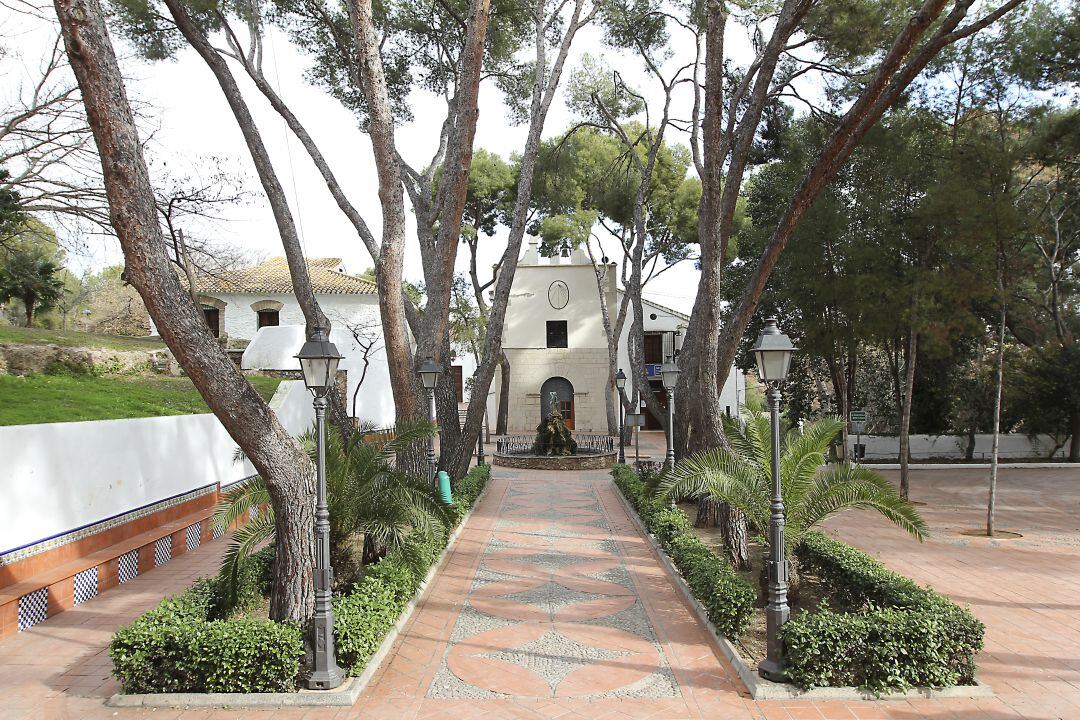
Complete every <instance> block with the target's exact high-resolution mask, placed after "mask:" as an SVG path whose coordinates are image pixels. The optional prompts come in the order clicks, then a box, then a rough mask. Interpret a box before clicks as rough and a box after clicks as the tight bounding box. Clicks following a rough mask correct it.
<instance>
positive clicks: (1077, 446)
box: [1069, 409, 1080, 462]
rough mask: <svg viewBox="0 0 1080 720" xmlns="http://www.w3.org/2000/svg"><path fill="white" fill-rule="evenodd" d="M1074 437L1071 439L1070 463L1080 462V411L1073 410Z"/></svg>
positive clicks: (1071, 422)
mask: <svg viewBox="0 0 1080 720" xmlns="http://www.w3.org/2000/svg"><path fill="white" fill-rule="evenodd" d="M1069 425H1070V427H1071V428H1072V437H1071V438H1070V439H1069V462H1080V409H1078V410H1073V411H1072V415H1071V416H1070V422H1069Z"/></svg>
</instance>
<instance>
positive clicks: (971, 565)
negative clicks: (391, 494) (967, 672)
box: [0, 433, 1080, 720]
mask: <svg viewBox="0 0 1080 720" xmlns="http://www.w3.org/2000/svg"><path fill="white" fill-rule="evenodd" d="M642 446H643V450H645V451H646V452H652V453H653V454H655V453H656V451H657V450H658V449H661V448H662V447H663V438H662V435H659V434H651V433H645V434H643V436H642ZM887 474H888V473H887ZM984 475H985V471H977V470H967V469H963V468H958V469H956V470H945V471H934V472H930V471H916V472H914V473H913V478H912V493H913V497H915V498H916V499H919V500H923V501H925V502H926V503H927V504H926V505H925V506H921V507H920V510H921V512H922V513H923V514H924V517H925V518H926V520H927V522H928V523H929V524H930V526H931V528H932V530H933V535H932V537H931V538H930V539H929V540H928V541H927V542H925V543H923V544H921V545H920V544H915V543H913V542H912V541H911V540H910V539H908V538H907V537H906V536H905V535H904V534H903V533H901V532H899V531H897V530H895V529H893V528H891V527H889V526H885V525H882V524H881V522H880V521H879V520H877V519H876V518H875V517H873V516H872V515H870V514H868V513H861V512H860V513H851V514H847V515H845V516H844V517H843V519H842V520H839V521H837V520H834V521H831V522H830V523H829V528H830V529H831V530H832V531H833V532H835V533H836V534H838V535H840V536H841V537H842V538H843V539H845V540H847V541H848V542H851V543H852V544H854V545H856V546H858V547H860V548H862V549H864V550H866V551H868V552H871V553H872V554H874V555H876V556H877V557H879V558H880V559H881V560H882V561H883V562H885V563H886V565H888V566H889V567H890V568H892V569H893V570H895V571H897V572H900V573H902V574H905V575H908V576H909V577H912V578H914V579H915V580H917V581H919V582H921V583H926V584H930V585H932V586H933V587H934V588H935V589H937V590H938V591H940V592H944V593H946V594H948V595H950V596H951V597H952V598H953V599H954V600H955V601H957V602H960V603H961V604H965V605H968V606H970V607H971V609H972V612H974V613H975V615H976V616H977V617H979V618H980V619H981V620H982V621H983V622H984V623H986V625H987V635H986V649H985V652H984V654H983V656H982V658H981V659H980V679H981V680H982V681H984V682H986V683H988V684H989V685H990V686H991V687H993V688H994V689H995V690H996V691H997V693H998V694H997V696H996V697H994V698H989V699H979V700H963V699H957V700H928V699H915V700H911V701H900V702H897V701H888V702H884V701H883V702H813V703H811V702H788V703H780V702H754V701H753V700H751V699H749V697H748V695H747V693H746V690H745V688H744V687H743V686H742V684H741V682H740V681H739V680H738V679H737V677H736V676H735V675H734V673H733V671H732V669H731V668H730V667H729V666H728V664H727V662H726V661H725V660H723V659H722V658H721V657H720V656H719V654H718V652H717V650H716V647H715V645H714V643H713V642H712V639H711V638H710V637H709V635H708V632H707V630H706V629H705V628H703V627H701V626H700V624H699V623H697V622H696V621H695V620H693V619H691V618H692V616H691V615H690V614H689V610H688V608H687V606H686V605H685V602H684V601H683V599H682V598H681V597H680V596H679V595H678V594H677V593H676V592H675V590H674V588H673V586H672V584H671V581H670V578H668V576H667V575H666V572H665V571H664V569H663V567H662V566H661V565H660V564H659V562H658V560H657V558H656V557H654V556H653V554H652V552H651V550H650V548H649V546H648V545H647V544H646V542H645V541H644V539H643V538H642V537H640V536H639V535H638V533H637V531H636V529H635V528H634V525H633V524H632V523H631V521H630V520H629V518H628V517H627V516H626V514H625V511H624V509H623V506H622V504H621V503H620V502H619V500H618V497H617V496H616V494H615V493H616V492H617V491H616V490H615V489H614V487H613V486H612V484H611V481H610V477H609V476H608V475H607V473H605V472H584V473H558V474H545V473H540V472H531V471H508V470H503V469H497V470H496V473H495V479H494V480H493V482H492V486H491V487H490V488H489V490H488V493H487V494H486V496H485V499H484V501H483V502H482V503H481V505H480V506H479V507H478V508H476V511H475V512H474V514H473V516H472V518H471V519H470V522H469V524H468V526H467V527H466V528H464V531H463V533H462V535H461V537H460V539H459V542H458V544H457V545H456V546H455V548H454V550H453V552H452V554H451V556H450V557H449V558H448V560H447V563H446V564H445V565H444V567H443V569H442V571H441V572H440V573H439V575H438V576H437V577H436V579H435V581H434V582H433V583H432V584H431V586H430V587H429V588H428V592H427V593H426V595H425V597H424V598H422V599H421V602H420V604H419V606H418V609H417V611H416V613H415V615H414V617H413V619H412V620H411V621H410V622H409V623H408V624H407V626H406V628H405V631H404V633H403V636H402V638H401V639H400V640H399V642H397V643H396V645H395V647H394V648H393V649H392V651H391V653H390V655H389V656H388V657H387V658H386V659H385V660H384V662H383V666H382V667H381V668H379V669H378V670H377V672H376V674H375V676H374V679H373V680H372V682H371V683H370V684H369V686H368V687H367V689H366V690H365V691H364V693H363V694H362V695H361V697H360V699H359V701H358V702H357V704H356V705H355V706H354V707H352V708H338V709H333V708H310V709H302V708H288V709H278V710H272V709H268V710H235V709H233V710H230V709H216V710H209V709H206V710H196V709H189V710H169V709H159V710H152V709H145V710H142V709H123V710H119V709H111V708H106V707H104V705H103V704H102V701H103V699H104V698H105V697H107V696H108V695H109V694H111V693H113V692H115V691H116V688H117V684H116V681H115V680H114V679H113V678H111V677H110V671H111V663H110V661H109V658H108V652H107V644H108V641H109V638H110V636H111V633H112V632H113V631H114V630H115V629H116V628H117V627H118V626H119V625H121V624H124V623H127V622H130V621H131V620H132V619H133V618H135V617H136V616H137V615H139V614H140V613H142V612H144V611H145V610H147V609H149V608H150V607H152V606H153V605H154V604H156V603H157V602H158V600H159V599H160V598H161V597H163V596H164V595H168V594H173V593H176V592H178V591H180V590H181V589H183V588H185V587H186V586H188V585H190V583H191V582H192V581H193V580H194V579H195V578H197V577H199V576H201V575H210V574H213V573H215V572H216V569H217V565H218V562H219V559H220V554H221V552H222V551H223V549H224V543H221V542H204V543H203V545H202V546H200V547H199V548H198V549H197V550H195V551H193V552H191V553H183V554H178V555H177V556H176V557H175V558H174V559H173V560H172V561H170V562H169V563H168V564H167V565H164V566H162V567H160V568H157V569H155V570H153V572H148V573H145V574H142V575H140V576H139V577H137V578H135V579H134V580H132V581H130V582H128V583H125V584H124V585H122V586H119V587H116V588H114V589H111V590H110V591H109V592H108V593H105V594H104V595H102V596H101V597H99V598H95V599H94V600H93V601H91V602H88V603H85V604H83V605H80V606H78V607H75V608H72V609H70V610H68V611H67V612H65V613H62V614H60V615H58V616H56V617H55V618H52V619H50V620H48V621H46V622H45V623H42V624H40V625H38V626H35V627H34V628H33V629H32V630H30V631H27V632H24V633H19V634H17V635H13V636H9V637H8V638H5V639H4V640H3V641H0V699H2V701H0V718H2V720H53V719H56V720H82V719H83V718H87V719H89V720H103V719H105V718H119V720H126V719H129V718H130V719H135V718H138V719H139V720H142V719H144V718H147V719H149V718H153V719H154V720H177V719H179V718H183V720H192V719H197V720H237V719H239V718H252V719H254V720H271V719H272V720H336V719H337V718H363V719H364V720H369V719H370V720H419V719H420V718H432V719H437V720H452V719H454V718H462V719H463V720H486V719H487V718H492V719H497V720H509V719H513V718H529V719H531V720H537V719H541V718H552V719H555V718H557V719H559V720H579V719H580V720H603V719H604V718H611V719H613V720H614V719H620V720H621V719H623V718H640V719H642V720H645V719H652V718H658V719H663V720H683V719H686V720H690V719H694V720H697V719H698V718H708V719H709V720H766V719H768V720H772V719H773V718H781V719H783V720H793V719H795V718H804V717H807V718H814V719H815V720H816V719H818V718H823V719H824V720H834V719H835V720H857V719H861V718H866V719H870V718H887V719H888V718H893V719H897V718H903V719H904V720H913V719H915V718H934V719H935V720H997V719H998V718H1001V719H1002V720H1005V719H1011V718H1029V719H1030V720H1036V719H1037V720H1055V719H1058V720H1080V612H1077V611H1078V610H1080V604H1077V603H1076V602H1075V601H1073V600H1072V598H1075V597H1078V596H1080V531H1078V530H1077V526H1076V522H1075V507H1076V506H1077V504H1078V503H1080V482H1078V480H1080V469H1078V470H1068V471H1057V470H1046V471H1037V470H1003V471H1002V475H1001V477H1000V478H999V504H998V512H999V524H1001V525H1002V526H1003V527H1008V528H1009V529H1016V530H1018V531H1020V532H1022V533H1023V535H1024V537H1023V538H1022V539H1020V540H1015V541H1008V542H1003V541H986V540H982V539H980V538H971V537H967V536H961V535H959V534H958V531H959V530H961V529H964V528H967V527H977V526H978V525H979V524H980V522H981V518H982V515H983V513H984V509H983V507H982V504H983V502H984V501H985V488H984V485H985V477H984ZM493 541H494V542H495V545H492V542H493ZM538 553H539V555H538ZM492 581H495V582H502V583H506V585H505V586H504V587H503V588H501V589H502V590H504V591H505V592H499V590H500V588H498V587H488V588H487V589H486V590H484V589H483V588H484V587H485V583H490V582H492ZM1050 583H1054V587H1057V588H1058V592H1057V593H1056V594H1055V596H1054V597H1053V598H1049V597H1048V596H1047V595H1046V588H1047V587H1049V586H1050ZM474 600H475V601H476V602H474ZM485 602H486V603H487V605H486V606H485ZM463 608H466V609H468V613H467V614H463ZM488 611H490V612H488ZM628 612H629V613H637V615H636V616H635V617H637V620H634V621H632V622H630V621H628V620H626V619H625V618H629V617H630V616H629V615H626V613H628ZM466 615H468V617H471V618H473V620H470V621H469V622H465V618H466ZM613 617H617V618H623V619H622V620H619V621H618V622H615V621H613V620H610V618H613ZM476 618H481V621H477V620H476ZM483 618H487V619H486V620H483ZM463 622H464V623H465V624H464V625H462V624H461V623H463ZM472 622H480V624H479V625H476V626H475V627H476V628H479V629H478V630H477V629H471V628H473V627H474V626H473V625H471V624H470V623H472ZM484 622H487V623H494V624H493V625H489V626H484V625H483V623H484ZM627 622H630V624H626V623H627ZM642 623H643V624H642ZM527 626H532V627H527ZM498 627H504V628H509V629H507V630H504V631H502V632H499V633H495V634H494V635H493V636H492V635H487V634H486V633H487V632H488V630H494V629H495V628H498ZM612 628H619V632H616V631H613V630H612ZM540 631H542V632H540ZM620 632H621V633H622V634H620ZM642 632H645V633H646V636H642V635H640V633H642ZM538 633H539V634H538ZM627 633H629V634H630V637H628V636H627ZM649 633H651V637H653V638H654V639H655V642H653V640H649V639H648V636H649ZM634 637H637V638H638V639H637V640H635V639H634ZM452 638H453V641H451V639H452ZM485 638H488V639H485ZM470 643H472V646H470ZM451 660H452V661H453V664H454V665H455V666H457V667H458V669H461V667H462V666H470V667H471V668H472V669H471V671H466V670H462V673H463V674H465V675H470V673H471V676H472V679H473V680H476V681H478V682H480V684H479V685H472V684H470V683H467V682H465V681H464V680H463V679H462V678H461V677H457V676H456V675H453V673H451V672H450V671H451V665H450V664H448V663H449V662H450V661H451ZM661 661H662V662H663V663H664V664H665V666H666V667H669V668H670V673H671V675H670V676H669V677H671V678H674V683H673V684H672V683H671V682H670V680H669V681H667V682H668V684H667V686H666V689H665V688H664V685H663V683H661V684H659V685H656V686H652V687H653V690H650V691H647V692H644V693H642V692H638V693H637V695H638V696H635V697H609V696H606V695H604V694H602V693H601V694H597V693H598V690H599V689H611V688H614V689H615V690H618V688H621V687H637V686H636V685H635V683H636V682H638V681H639V680H641V678H642V677H652V675H650V673H652V672H653V670H652V669H651V668H655V667H657V666H658V665H657V663H659V662H661ZM447 673H450V674H447ZM478 675H479V677H480V679H479V680H478V678H477V676H478ZM455 678H456V679H455ZM545 678H546V679H545ZM446 681H452V683H453V684H454V687H455V688H457V690H458V691H462V690H463V689H464V691H465V692H479V693H480V695H481V696H478V697H476V698H475V699H468V698H455V697H449V696H447V695H448V693H447V691H446V690H445V689H441V688H444V686H445V682H446ZM485 686H487V687H491V688H498V689H499V690H500V691H501V692H498V693H497V694H495V695H491V696H490V698H488V697H482V696H483V695H484V693H485V692H486V691H485V690H484V688H485ZM470 687H471V688H473V689H472V690H469V688H470ZM656 688H660V690H659V691H657V690H656ZM508 690H512V691H513V692H515V693H519V694H518V695H517V696H516V697H514V696H513V695H508V694H507V692H506V691H508ZM450 694H452V693H450ZM489 694H490V693H489ZM650 694H651V695H652V696H650ZM562 695H569V696H570V697H561V696H562ZM642 695H644V696H642Z"/></svg>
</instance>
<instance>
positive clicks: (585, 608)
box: [427, 483, 679, 700]
mask: <svg viewBox="0 0 1080 720" xmlns="http://www.w3.org/2000/svg"><path fill="white" fill-rule="evenodd" d="M498 516H499V520H498V521H497V522H496V524H495V527H494V530H493V532H492V535H491V538H490V540H489V541H488V543H487V545H486V547H485V549H484V554H483V558H482V560H481V563H480V566H479V568H478V569H477V572H476V575H475V577H474V578H473V582H472V585H471V587H470V589H469V593H468V598H467V600H466V602H465V604H464V606H463V608H462V611H461V614H460V615H459V616H458V618H457V622H456V623H455V625H454V628H453V630H452V632H451V634H450V639H449V644H448V646H447V650H446V652H445V654H444V655H443V658H442V661H441V663H440V664H439V667H438V669H437V671H436V673H435V678H434V681H433V682H432V684H431V686H430V688H429V689H428V693H427V696H428V697H429V698H440V699H474V700H487V699H497V698H509V697H517V698H521V697H534V698H582V699H588V698H670V697H676V696H678V695H679V686H678V684H677V682H676V680H675V676H674V674H673V673H672V671H671V668H670V666H669V663H668V660H667V658H666V657H665V655H664V652H663V650H662V648H661V646H660V644H659V643H658V642H657V637H656V633H655V632H654V630H653V627H652V625H651V623H650V621H649V618H648V615H647V613H646V612H645V609H644V607H643V606H642V603H641V600H640V598H639V597H638V595H637V590H636V589H635V587H634V584H633V582H632V581H631V578H630V573H629V572H628V571H627V568H626V565H625V562H624V558H623V557H621V555H620V553H619V548H618V544H617V543H616V542H615V540H614V539H613V537H612V535H611V531H610V527H609V524H608V521H607V519H606V518H605V516H604V511H603V509H602V507H601V504H600V501H599V498H598V497H597V496H596V493H595V490H594V489H593V488H592V487H590V486H574V487H566V486H558V485H553V484H541V485H527V484H525V483H513V484H512V485H511V486H510V488H509V489H508V491H507V494H506V496H505V498H504V500H503V505H502V507H501V508H500V510H499V513H498ZM508 684H510V685H512V686H513V689H512V690H511V689H510V688H509V687H508Z"/></svg>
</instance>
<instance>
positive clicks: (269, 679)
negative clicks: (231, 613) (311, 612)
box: [109, 548, 303, 693]
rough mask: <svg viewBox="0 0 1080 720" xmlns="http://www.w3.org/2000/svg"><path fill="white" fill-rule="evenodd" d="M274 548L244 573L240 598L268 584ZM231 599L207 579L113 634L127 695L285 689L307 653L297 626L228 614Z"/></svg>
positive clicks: (246, 601) (246, 600) (116, 665)
mask: <svg viewBox="0 0 1080 720" xmlns="http://www.w3.org/2000/svg"><path fill="white" fill-rule="evenodd" d="M272 560H273V549H272V548H268V549H267V550H264V551H261V552H259V553H257V554H256V555H255V556H253V557H252V558H250V560H249V561H248V562H246V563H245V564H244V566H243V568H242V570H241V575H242V581H241V585H240V593H239V597H240V598H241V599H242V600H241V604H242V605H243V606H245V607H246V606H250V605H251V604H252V603H253V602H254V601H255V600H256V599H257V598H258V597H260V596H261V594H262V593H263V591H265V590H266V589H268V583H267V582H266V575H267V568H268V567H269V566H270V564H271V563H272ZM227 607H228V601H227V599H226V598H225V593H224V589H223V587H222V585H221V583H220V582H219V581H218V579H217V578H202V579H200V580H199V581H197V582H196V583H195V585H194V586H193V587H192V588H191V589H189V590H187V591H186V592H183V593H181V594H180V595H176V596H174V597H171V598H165V599H164V600H162V601H161V603H160V604H159V605H158V606H157V607H156V608H154V609H153V610H151V611H150V612H148V613H145V614H144V615H142V616H140V617H138V618H136V620H135V621H134V622H133V623H131V624H130V625H127V626H124V627H121V628H120V629H119V630H117V631H116V634H114V635H113V639H112V642H111V644H110V646H109V655H110V657H111V658H112V662H113V674H114V675H115V676H116V677H117V678H118V679H119V680H120V684H121V685H122V686H123V689H124V692H126V693H164V692H288V691H290V690H292V689H293V688H294V687H295V681H296V676H297V673H298V672H299V671H300V657H301V655H302V654H303V638H302V633H301V630H300V628H299V627H297V626H295V625H290V624H282V623H271V622H258V621H255V620H250V619H235V620H230V619H224V613H225V612H227Z"/></svg>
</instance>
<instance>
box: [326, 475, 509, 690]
mask: <svg viewBox="0 0 1080 720" xmlns="http://www.w3.org/2000/svg"><path fill="white" fill-rule="evenodd" d="M490 478H491V467H490V466H488V465H482V466H477V467H474V468H473V469H471V470H470V471H469V472H468V473H467V474H466V475H465V477H464V478H462V479H461V480H459V481H458V482H457V483H456V487H455V491H454V508H455V512H454V521H453V525H457V524H458V523H460V522H461V518H463V517H464V516H465V515H466V514H467V513H468V511H469V509H471V507H472V505H473V503H474V502H476V498H478V497H479V496H480V493H481V492H482V491H483V489H484V487H485V486H486V485H487V483H488V481H489V480H490ZM446 542H447V534H446V533H445V531H440V532H437V533H428V534H425V533H413V534H411V535H410V536H409V537H408V538H407V539H406V541H405V542H403V543H402V544H401V545H400V546H398V547H397V548H395V549H393V550H391V551H390V552H389V553H387V554H386V556H385V557H384V558H383V559H382V560H380V561H379V562H378V563H376V564H374V565H373V566H371V567H369V568H368V570H367V572H365V574H364V577H363V579H361V581H360V582H359V583H358V584H357V585H356V587H355V588H354V589H353V591H352V592H350V593H349V594H347V595H345V596H343V597H339V598H336V599H335V600H334V634H335V642H336V649H337V659H338V663H339V664H340V665H341V666H342V667H343V668H346V669H347V671H348V673H349V674H350V675H353V676H356V675H359V674H360V673H362V672H363V671H364V667H365V666H366V665H367V662H368V660H370V659H371V656H372V655H373V654H374V653H375V651H376V650H378V648H379V645H380V644H381V643H382V640H383V638H384V637H386V634H387V633H388V632H389V631H390V628H392V627H393V626H394V623H396V622H397V619H398V617H399V616H400V615H401V612H402V610H404V608H405V606H406V605H408V604H409V601H410V600H412V598H413V597H414V596H415V595H416V592H417V590H419V588H420V583H421V582H423V579H424V577H425V576H426V575H427V572H428V569H429V568H430V567H431V566H432V565H433V564H434V563H435V562H436V561H437V560H438V558H439V555H440V554H441V553H442V551H443V549H444V548H445V547H446Z"/></svg>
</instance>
